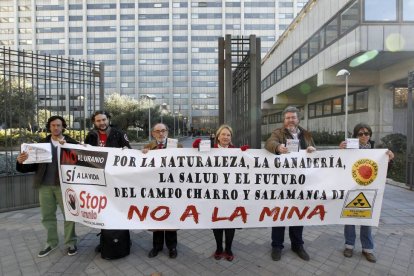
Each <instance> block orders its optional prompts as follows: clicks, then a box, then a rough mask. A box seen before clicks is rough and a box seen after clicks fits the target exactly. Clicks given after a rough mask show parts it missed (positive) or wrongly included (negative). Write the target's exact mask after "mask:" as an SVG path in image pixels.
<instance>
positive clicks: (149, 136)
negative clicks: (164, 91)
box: [142, 94, 157, 142]
mask: <svg viewBox="0 0 414 276" xmlns="http://www.w3.org/2000/svg"><path fill="white" fill-rule="evenodd" d="M142 97H143V98H145V99H147V100H148V142H151V100H155V99H156V98H157V97H156V96H155V95H148V94H146V95H142Z"/></svg>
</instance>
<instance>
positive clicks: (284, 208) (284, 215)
mask: <svg viewBox="0 0 414 276" xmlns="http://www.w3.org/2000/svg"><path fill="white" fill-rule="evenodd" d="M288 209H289V207H286V206H285V207H283V211H282V215H281V216H280V220H285V217H286V213H287V210H288Z"/></svg>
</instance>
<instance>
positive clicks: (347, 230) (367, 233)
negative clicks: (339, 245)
mask: <svg viewBox="0 0 414 276" xmlns="http://www.w3.org/2000/svg"><path fill="white" fill-rule="evenodd" d="M344 235H345V247H346V248H351V249H352V248H354V246H355V239H356V231H355V225H345V227H344ZM359 235H360V238H361V245H362V251H365V252H369V253H372V252H373V250H374V239H373V238H372V234H371V226H364V225H361V231H360V234H359Z"/></svg>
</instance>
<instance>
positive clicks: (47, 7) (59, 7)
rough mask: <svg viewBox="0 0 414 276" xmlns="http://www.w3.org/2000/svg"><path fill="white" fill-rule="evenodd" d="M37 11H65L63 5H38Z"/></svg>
mask: <svg viewBox="0 0 414 276" xmlns="http://www.w3.org/2000/svg"><path fill="white" fill-rule="evenodd" d="M36 10H37V11H63V10H64V7H63V5H37V6H36Z"/></svg>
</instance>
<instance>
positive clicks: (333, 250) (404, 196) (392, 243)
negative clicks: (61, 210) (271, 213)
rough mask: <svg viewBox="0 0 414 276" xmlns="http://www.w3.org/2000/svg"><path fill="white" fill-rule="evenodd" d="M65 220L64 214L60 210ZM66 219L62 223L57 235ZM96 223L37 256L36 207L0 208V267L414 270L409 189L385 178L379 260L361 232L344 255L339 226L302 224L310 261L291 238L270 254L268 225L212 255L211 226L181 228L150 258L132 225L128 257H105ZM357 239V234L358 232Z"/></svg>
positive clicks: (41, 236) (40, 271)
mask: <svg viewBox="0 0 414 276" xmlns="http://www.w3.org/2000/svg"><path fill="white" fill-rule="evenodd" d="M59 218H60V220H62V215H59ZM62 226H63V223H61V222H60V223H59V231H60V235H61V240H62V239H63V227H62ZM97 232H98V230H96V229H92V228H88V227H86V226H83V225H80V224H77V233H78V236H79V244H78V248H79V253H78V254H77V255H75V256H72V257H69V256H67V255H66V249H65V248H64V246H63V245H61V246H60V247H59V249H57V250H55V251H54V252H52V253H50V255H49V256H47V257H44V258H38V257H37V254H38V252H39V250H40V249H41V248H42V247H43V246H44V243H45V239H46V237H45V234H46V233H45V230H44V229H43V226H42V225H41V223H40V214H39V208H33V209H27V210H22V211H14V212H7V213H0V275H7V276H12V275H151V273H154V272H160V273H162V275H352V276H356V275H398V276H400V275H414V192H413V191H410V190H407V189H404V188H400V187H396V186H392V185H387V187H386V190H385V198H384V202H383V208H382V215H381V222H380V227H379V228H374V231H373V232H374V238H375V246H376V248H375V251H376V256H377V258H378V260H377V263H375V264H374V263H369V262H368V261H366V260H365V258H364V257H363V256H362V255H361V246H360V243H359V240H358V241H357V246H356V250H355V254H354V257H352V258H345V257H344V256H343V255H342V250H343V243H344V239H343V226H340V225H332V226H309V227H305V230H304V239H305V247H306V249H307V251H308V253H309V254H310V256H311V260H310V261H309V262H305V261H302V260H301V259H299V258H298V257H297V256H296V255H295V254H294V253H293V252H292V251H291V250H290V245H289V238H288V237H286V240H287V243H286V244H285V245H286V248H285V250H283V255H282V260H281V261H278V262H274V261H272V259H271V257H270V252H271V247H270V229H267V228H263V229H262V228H260V229H244V230H236V236H235V239H234V243H233V244H234V245H233V246H234V249H233V252H234V254H235V259H234V260H233V262H228V261H226V260H221V261H216V260H215V259H214V258H213V257H212V256H211V255H212V253H213V252H214V250H215V242H214V237H213V233H212V231H211V230H180V231H179V232H178V242H179V244H178V257H177V259H175V260H171V259H169V258H168V256H167V253H168V252H167V250H166V249H164V252H162V253H160V255H158V256H157V257H156V258H153V259H149V258H148V257H147V253H148V251H149V250H150V249H151V247H152V246H151V245H152V233H151V232H148V231H131V232H132V241H133V245H132V252H131V255H129V256H128V257H126V258H123V259H120V260H115V261H106V260H103V259H101V257H100V255H98V254H97V253H95V252H94V248H95V245H96V244H97V243H98V238H97V237H96V233H97ZM357 239H359V235H358V237H357Z"/></svg>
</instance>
